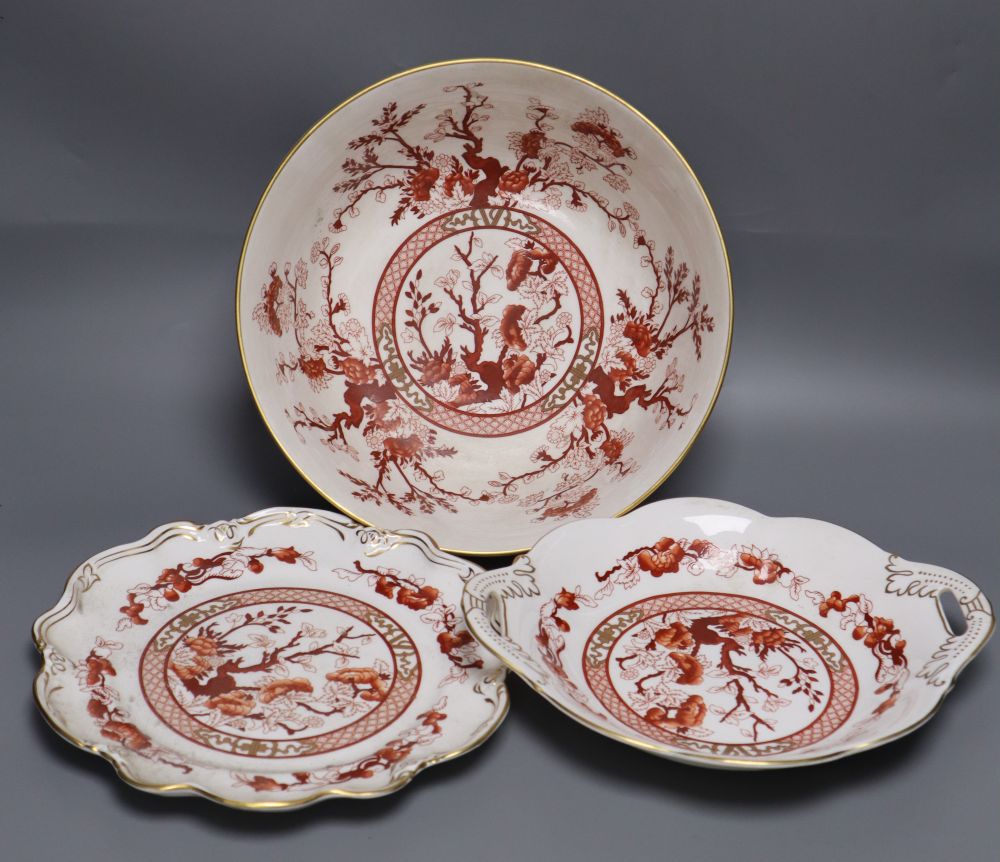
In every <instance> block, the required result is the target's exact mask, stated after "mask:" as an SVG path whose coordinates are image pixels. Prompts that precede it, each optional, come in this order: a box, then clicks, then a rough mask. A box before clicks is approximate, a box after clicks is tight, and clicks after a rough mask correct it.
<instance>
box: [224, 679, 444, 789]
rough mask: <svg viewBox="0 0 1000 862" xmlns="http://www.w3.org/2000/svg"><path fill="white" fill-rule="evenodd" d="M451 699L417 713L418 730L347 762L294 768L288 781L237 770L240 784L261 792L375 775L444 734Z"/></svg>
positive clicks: (326, 783)
mask: <svg viewBox="0 0 1000 862" xmlns="http://www.w3.org/2000/svg"><path fill="white" fill-rule="evenodd" d="M447 703H448V700H447V698H441V700H440V701H439V702H438V703H437V704H435V706H434V707H432V708H431V709H429V710H427V711H425V712H422V713H420V714H419V715H418V716H417V721H418V722H419V726H418V728H417V729H416V730H415V731H413V732H410V733H407V734H404V735H402V736H400V737H397V738H396V739H393V740H391V741H389V742H387V743H386V744H385V745H383V746H382V747H381V748H379V749H377V750H376V751H374V752H373V753H372V754H370V755H366V756H365V757H362V758H360V759H359V760H357V761H355V762H354V763H352V764H349V765H347V766H336V767H332V768H330V769H324V770H320V771H317V772H293V773H292V774H291V776H290V780H288V781H279V780H278V779H277V778H273V777H271V776H267V775H243V774H240V773H234V777H235V778H236V781H237V784H236V786H246V787H251V788H253V789H254V790H255V791H257V792H258V793H278V792H282V791H287V790H298V791H302V790H310V789H314V788H322V787H325V786H329V785H331V784H342V783H344V782H345V781H353V780H357V779H364V778H372V777H373V776H375V775H376V774H378V773H379V772H385V771H387V770H390V769H392V768H393V767H394V766H395V765H396V764H397V763H400V762H401V761H403V760H405V759H406V758H407V757H409V756H410V754H411V753H412V752H413V750H414V749H415V748H416V747H417V746H425V745H429V744H430V743H431V742H433V741H434V739H436V738H437V737H438V736H440V735H441V732H442V728H441V725H442V723H443V722H444V721H445V719H447V718H448V714H447V713H445V712H442V710H443V709H445V708H446V707H447Z"/></svg>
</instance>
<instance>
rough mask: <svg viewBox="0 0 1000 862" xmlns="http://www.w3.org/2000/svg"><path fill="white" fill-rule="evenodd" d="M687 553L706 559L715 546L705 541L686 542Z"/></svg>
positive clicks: (693, 540)
mask: <svg viewBox="0 0 1000 862" xmlns="http://www.w3.org/2000/svg"><path fill="white" fill-rule="evenodd" d="M687 549H688V553H689V554H693V555H694V556H696V557H699V558H701V557H707V556H708V555H709V554H711V553H712V551H713V550H714V549H715V546H714V545H713V544H712V543H711V542H710V541H708V540H707V539H692V540H691V541H690V542H688V548H687Z"/></svg>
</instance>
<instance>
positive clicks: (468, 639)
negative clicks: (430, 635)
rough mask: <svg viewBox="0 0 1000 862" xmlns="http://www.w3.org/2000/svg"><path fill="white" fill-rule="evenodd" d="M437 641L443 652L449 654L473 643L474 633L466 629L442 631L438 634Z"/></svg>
mask: <svg viewBox="0 0 1000 862" xmlns="http://www.w3.org/2000/svg"><path fill="white" fill-rule="evenodd" d="M437 642H438V646H439V647H441V652H443V653H445V654H448V653H452V652H454V651H455V650H457V649H461V648H462V647H464V646H467V645H468V644H470V643H472V635H471V634H469V633H468V632H467V631H465V630H461V631H457V632H441V633H440V634H439V635H438V636H437Z"/></svg>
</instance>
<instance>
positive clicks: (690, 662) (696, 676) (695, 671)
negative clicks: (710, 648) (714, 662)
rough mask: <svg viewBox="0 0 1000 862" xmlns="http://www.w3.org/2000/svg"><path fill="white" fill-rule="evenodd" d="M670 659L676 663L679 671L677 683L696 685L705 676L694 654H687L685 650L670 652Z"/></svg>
mask: <svg viewBox="0 0 1000 862" xmlns="http://www.w3.org/2000/svg"><path fill="white" fill-rule="evenodd" d="M670 660H671V661H672V662H673V663H674V664H675V665H677V667H678V669H679V670H680V672H681V673H680V676H678V677H677V683H678V684H680V685H698V683H700V682H701V681H702V680H703V679H704V678H705V677H704V671H703V668H702V666H701V662H699V661H698V659H696V658H695V657H694V656H692V655H688V654H687V653H686V652H672V653H670Z"/></svg>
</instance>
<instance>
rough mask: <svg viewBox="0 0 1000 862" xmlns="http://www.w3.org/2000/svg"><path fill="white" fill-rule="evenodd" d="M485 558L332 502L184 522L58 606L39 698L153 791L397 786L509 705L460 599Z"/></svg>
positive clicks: (479, 737)
mask: <svg viewBox="0 0 1000 862" xmlns="http://www.w3.org/2000/svg"><path fill="white" fill-rule="evenodd" d="M476 571H478V569H477V567H475V566H472V565H470V564H469V563H467V562H465V561H463V560H458V559H456V558H454V557H450V556H448V555H446V554H442V553H441V552H440V551H439V550H438V549H437V547H436V546H435V545H434V543H433V542H432V541H430V540H429V539H428V538H427V537H425V536H423V535H422V534H419V533H412V532H408V531H403V532H399V533H386V532H382V531H378V530H372V529H367V528H360V527H358V526H357V525H355V524H352V523H350V522H348V521H347V520H346V519H344V518H342V517H338V516H334V515H332V514H330V513H324V512H319V511H313V510H295V511H289V510H283V509H268V510H265V511H262V512H257V513H256V514H253V515H248V516H247V517H245V518H240V519H239V520H236V521H223V522H219V523H215V524H209V525H207V526H197V525H195V524H190V523H176V524H168V525H165V526H163V527H160V528H159V529H156V530H154V531H153V532H151V533H150V534H149V535H147V536H146V537H145V538H143V539H141V540H140V541H138V542H134V543H132V544H128V545H121V546H119V547H117V548H113V549H111V550H109V551H106V552H105V553H103V554H100V555H98V556H96V557H93V558H92V559H90V560H88V561H87V562H86V563H84V564H83V565H81V566H80V567H79V568H78V569H77V570H76V571H75V572H74V573H73V574H72V575H71V576H70V579H69V581H68V583H67V585H66V589H65V592H64V593H63V596H62V599H61V600H60V601H59V603H58V604H57V605H56V606H55V607H54V608H52V609H51V610H50V611H48V612H46V613H45V614H43V615H42V616H41V617H39V618H38V620H37V621H36V622H35V626H34V630H33V632H34V637H35V643H36V645H37V647H38V649H39V651H40V652H41V653H42V667H41V670H40V672H39V674H38V677H37V679H36V682H35V696H36V700H37V702H38V705H39V707H40V708H41V710H42V712H43V714H44V715H45V717H46V718H47V719H48V721H49V723H50V724H51V725H52V727H53V728H54V729H55V730H56V731H57V732H58V733H60V734H61V735H62V736H63V737H65V738H66V739H67V740H69V741H70V742H73V743H75V744H76V745H78V746H80V747H81V748H84V749H86V750H88V751H91V752H93V753H95V754H99V755H101V756H102V757H104V758H106V759H107V760H109V761H110V762H111V763H112V764H113V765H114V767H115V769H116V770H117V772H118V774H119V775H120V776H121V777H122V778H123V779H125V781H127V782H129V783H130V784H132V785H134V786H136V787H138V788H140V789H142V790H148V791H152V792H155V793H197V794H201V795H203V796H207V797H209V798H211V799H213V800H214V801H216V802H222V803H225V804H227V805H232V806H235V807H242V808H256V809H278V808H292V807H297V806H301V805H305V804H308V803H310V802H314V801H316V800H318V799H321V798H324V797H331V796H356V797H366V796H378V795H381V794H384V793H389V792H391V791H393V790H396V789H398V788H400V787H402V786H403V785H404V784H406V783H407V782H408V781H409V780H410V779H411V778H412V777H413V776H414V775H415V774H416V773H417V772H419V771H420V770H421V769H423V768H424V767H426V766H429V765H431V764H434V763H438V762H440V761H442V760H446V759H449V758H452V757H456V756H458V755H460V754H463V753H464V752H466V751H469V750H470V749H472V748H474V747H475V746H477V745H479V744H480V743H481V742H483V741H484V740H485V739H486V738H487V737H488V736H489V735H490V734H491V733H492V732H493V731H494V730H496V728H497V727H498V726H499V724H500V722H501V721H502V720H503V718H504V715H505V714H506V711H507V703H508V701H507V690H506V687H505V686H504V683H503V676H504V671H503V668H502V665H500V664H499V663H498V662H497V661H496V660H495V659H494V658H493V657H492V656H490V655H489V654H488V653H486V652H485V651H482V650H480V648H479V647H478V646H477V645H476V644H475V642H474V641H473V640H472V637H471V636H470V634H469V632H468V631H467V629H466V628H465V626H464V624H463V623H462V621H461V616H460V613H459V612H458V610H457V608H458V602H459V598H460V594H461V588H462V583H463V581H464V580H465V579H467V578H468V577H469V576H471V575H472V574H474V573H475V572H476Z"/></svg>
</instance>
